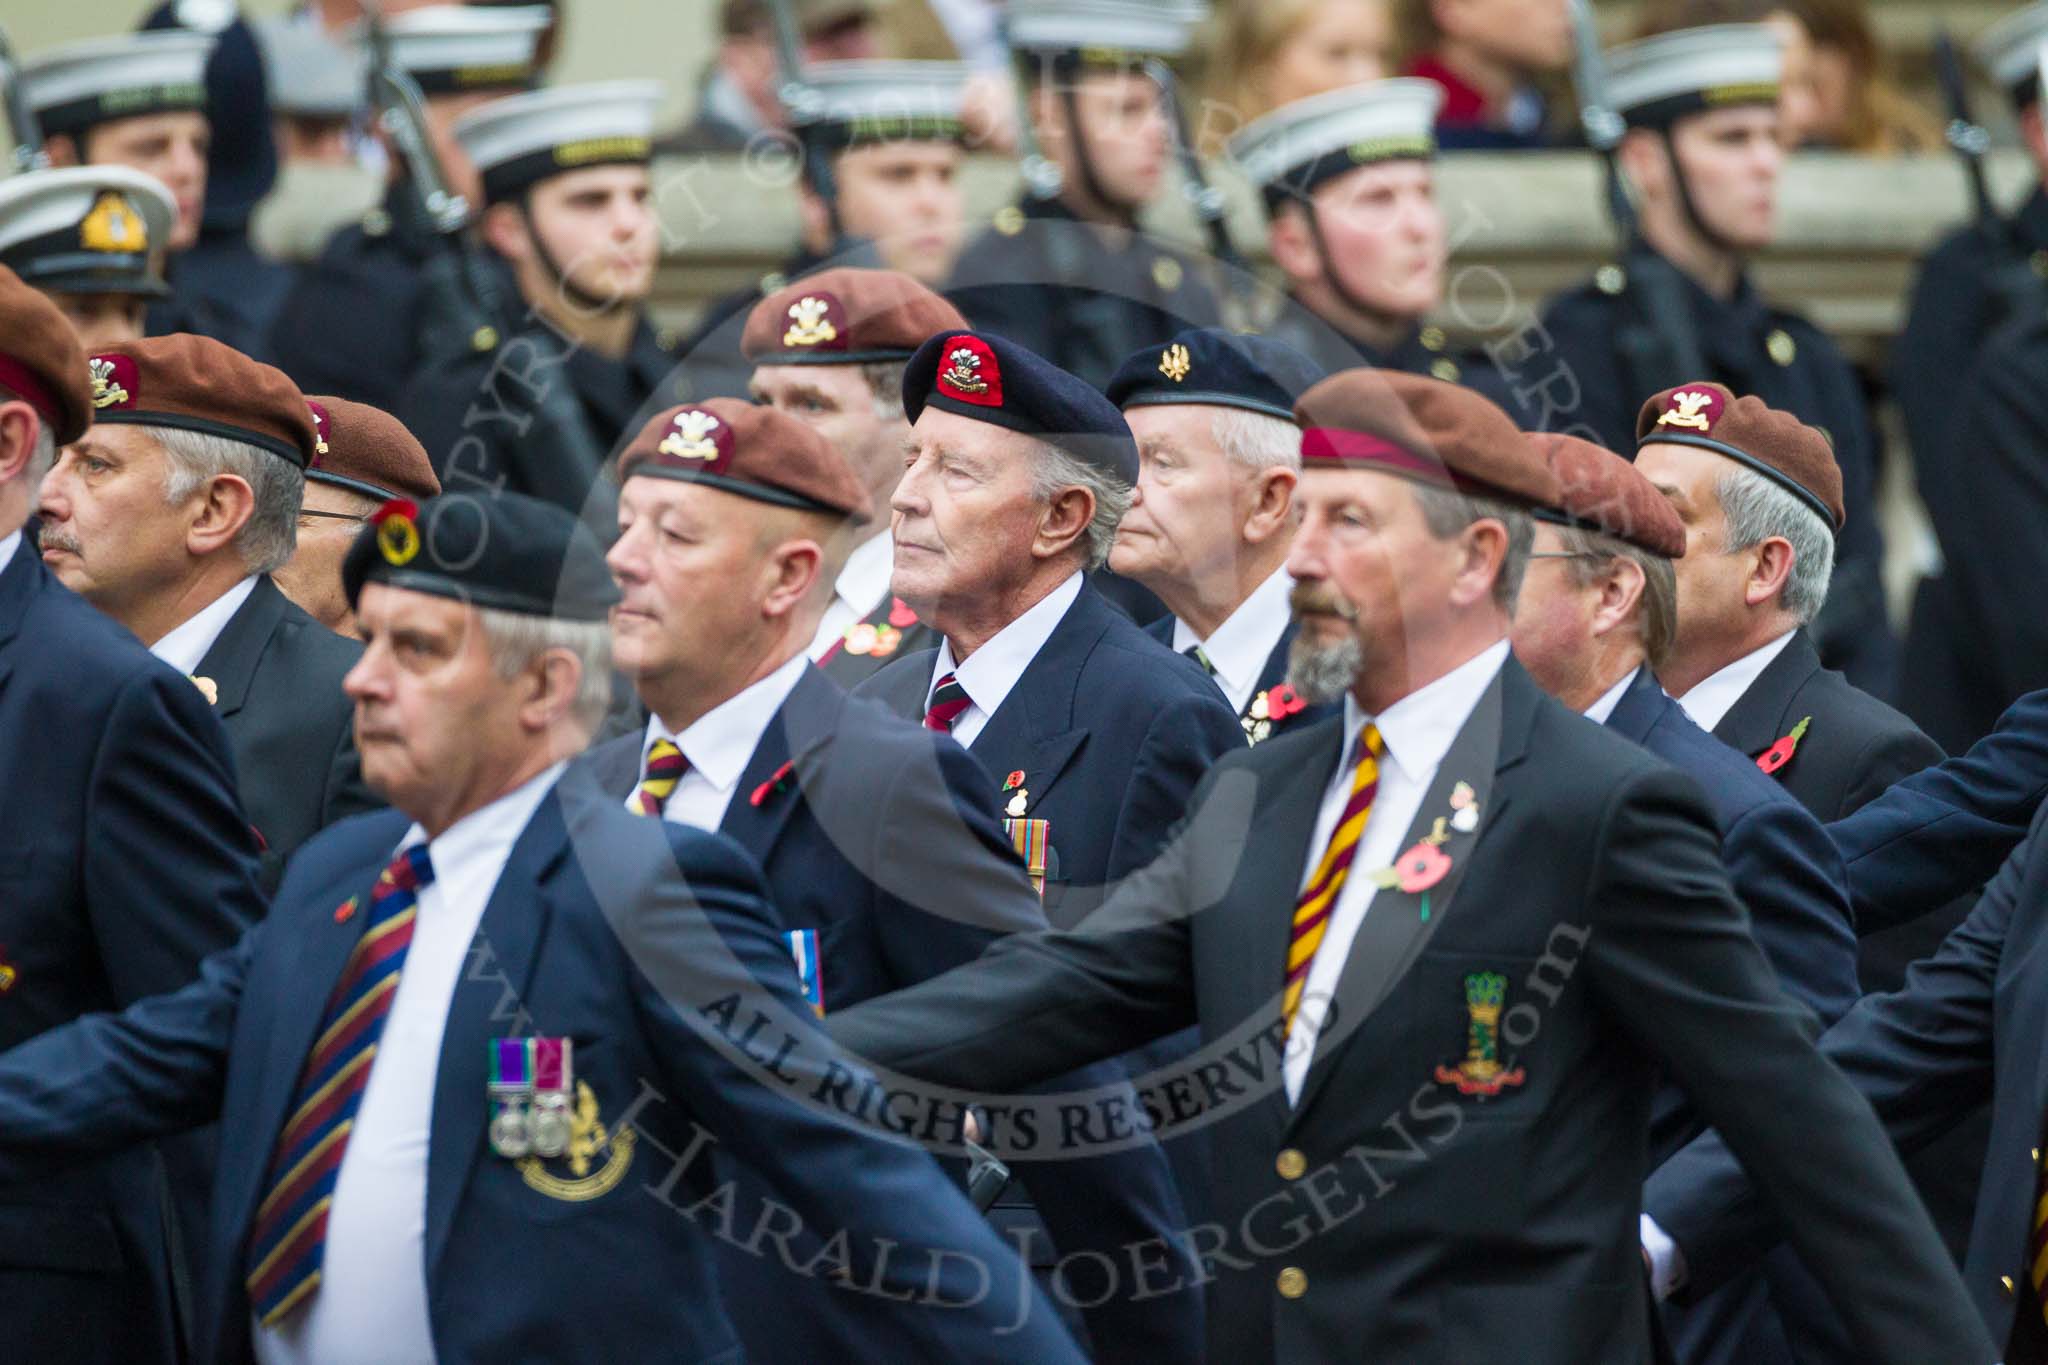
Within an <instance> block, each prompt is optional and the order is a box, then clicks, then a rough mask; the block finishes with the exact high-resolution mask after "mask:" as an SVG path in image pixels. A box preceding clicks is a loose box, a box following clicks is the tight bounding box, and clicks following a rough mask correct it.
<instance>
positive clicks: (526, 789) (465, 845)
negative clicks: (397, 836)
mask: <svg viewBox="0 0 2048 1365" xmlns="http://www.w3.org/2000/svg"><path fill="white" fill-rule="evenodd" d="M568 766H569V764H568V760H566V759H564V760H563V761H562V762H560V763H556V764H553V765H551V766H550V767H548V768H547V769H546V770H545V771H542V772H539V773H536V774H534V775H533V776H532V777H529V778H528V779H526V781H524V782H522V783H521V784H520V785H518V786H517V787H514V788H513V789H512V790H511V791H509V792H506V793H505V794H504V795H503V796H501V797H499V798H498V799H497V800H495V801H493V802H491V803H490V804H489V805H488V806H479V807H478V808H477V809H475V810H473V811H471V812H470V813H469V814H467V815H465V816H463V817H462V818H461V819H460V820H457V821H456V822H455V823H454V824H452V825H450V826H448V828H446V829H444V830H442V831H441V833H440V835H439V837H437V838H434V839H428V838H427V831H426V830H425V829H424V828H422V827H421V826H420V825H417V824H415V825H414V826H413V827H412V828H411V829H409V830H407V831H406V832H405V837H404V838H403V839H401V840H399V841H398V849H397V851H398V852H400V853H403V852H404V851H405V850H406V849H409V848H411V847H413V846H414V845H415V844H422V843H423V844H425V845H426V846H427V857H428V859H429V860H430V861H431V862H432V863H433V864H434V877H435V880H437V881H438V880H439V879H440V876H441V874H442V873H443V872H444V871H449V870H452V869H454V868H456V867H458V866H460V865H463V864H466V863H469V862H471V861H473V860H475V859H477V858H481V857H484V856H485V855H487V854H488V853H490V852H491V851H492V849H493V848H494V847H500V846H501V847H503V848H507V849H509V848H511V846H512V844H513V843H514V842H515V841H516V840H517V839H518V838H519V835H520V832H521V831H523V830H524V829H525V828H526V826H527V824H528V823H529V822H531V821H532V819H533V813H534V811H535V810H537V809H539V807H540V803H541V798H542V797H544V796H546V795H547V794H548V792H549V791H550V790H552V789H553V787H554V785H555V780H556V779H557V778H559V777H561V775H562V770H563V769H565V768H567V767H568Z"/></svg>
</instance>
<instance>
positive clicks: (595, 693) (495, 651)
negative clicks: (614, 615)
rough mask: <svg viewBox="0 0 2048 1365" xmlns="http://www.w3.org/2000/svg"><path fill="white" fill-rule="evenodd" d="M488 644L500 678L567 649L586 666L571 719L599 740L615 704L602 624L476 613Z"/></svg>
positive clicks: (608, 641)
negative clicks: (556, 650)
mask: <svg viewBox="0 0 2048 1365" xmlns="http://www.w3.org/2000/svg"><path fill="white" fill-rule="evenodd" d="M476 614H477V617H478V619H479V620H480V621H482V623H483V632H484V643H485V644H487V645H489V646H490V650H491V668H492V670H493V671H494V672H496V673H497V675H498V676H499V677H500V678H507V679H509V678H513V677H516V676H518V674H519V671H520V670H521V669H523V668H525V667H527V666H528V665H530V664H531V663H532V662H533V661H534V660H535V659H538V658H539V657H540V656H541V655H543V654H545V653H547V652H548V651H549V650H551V649H565V650H567V651H569V653H571V654H573V655H575V656H576V661H577V662H578V663H580V664H581V665H583V677H582V680H581V681H580V682H578V683H577V685H576V698H575V700H574V702H572V703H571V705H570V709H569V714H570V717H571V718H572V719H573V720H574V721H575V722H576V723H577V724H578V725H580V726H582V727H583V728H584V729H585V730H586V731H588V732H590V733H592V734H595V733H596V732H597V729H598V727H599V726H601V725H603V724H604V717H605V712H607V711H609V710H610V709H611V704H612V634H611V628H610V626H608V625H607V624H606V623H605V622H603V621H558V620H556V619H555V618H554V617H552V616H533V615H529V614H528V613H526V612H520V611H500V610H498V609H497V608H495V607H478V608H477V613H476Z"/></svg>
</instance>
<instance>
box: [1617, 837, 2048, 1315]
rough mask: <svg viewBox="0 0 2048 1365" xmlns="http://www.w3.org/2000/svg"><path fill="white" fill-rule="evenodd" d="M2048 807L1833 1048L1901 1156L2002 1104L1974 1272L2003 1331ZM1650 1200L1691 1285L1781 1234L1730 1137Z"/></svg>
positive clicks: (2033, 1023)
mask: <svg viewBox="0 0 2048 1365" xmlns="http://www.w3.org/2000/svg"><path fill="white" fill-rule="evenodd" d="M2044 831H2048V807H2044V808H2043V810H2042V811H2040V812H2037V813H2036V814H2035V816H2034V820H2033V824H2032V826H2031V827H2030V829H2029V831H2028V835H2027V839H2026V841H2025V842H2024V843H2023V844H2021V846H2020V847H2019V849H2018V850H2017V851H2015V852H2014V853H2013V855H2012V856H2011V857H2010V858H2008V859H2006V861H2005V864H2004V866H2003V867H2001V868H2000V869H1999V871H1998V875H1997V876H1996V877H1995V878H1994V879H1993V880H1992V883H1991V885H1990V886H1989V887H1988V888H1987V889H1986V891H1985V893H1984V896H1983V898H1982V899H1981V900H1979V901H1978V902H1977V905H1976V907H1975V908H1974V909H1973V910H1972V911H1971V912H1970V915H1969V917H1968V918H1967V919H1965V920H1964V921H1963V923H1962V924H1961V926H1959V927H1958V928H1957V929H1956V930H1955V932H1953V933H1952V934H1950V935H1949V936H1948V939H1947V940H1946V941H1945V942H1944V943H1943V944H1942V946H1941V950H1940V951H1939V952H1937V953H1936V954H1935V955H1934V956H1933V957H1931V958H1928V959H1927V960H1925V961H1922V962H1918V963H1915V964H1914V966H1913V968H1912V969H1911V971H1909V972H1908V973H1907V976H1906V986H1905V989H1904V990H1902V991H1900V992H1898V993H1897V994H1893V995H1876V996H1867V997H1865V998H1864V999H1863V1000H1862V1001H1861V1002H1860V1003H1859V1004H1858V1005H1857V1006H1856V1008H1855V1009H1853V1010H1851V1011H1850V1012H1849V1014H1848V1015H1847V1016H1846V1017H1844V1018H1843V1019H1842V1020H1841V1021H1840V1022H1839V1023H1837V1024H1836V1025H1835V1026H1834V1027H1833V1028H1832V1029H1830V1030H1829V1031H1828V1033H1827V1034H1826V1036H1825V1037H1823V1038H1822V1040H1821V1047H1822V1050H1823V1051H1824V1052H1825V1053H1826V1054H1827V1056H1828V1057H1829V1058H1830V1059H1831V1060H1833V1061H1834V1063H1835V1065H1836V1066H1837V1067H1839V1068H1840V1069H1841V1070H1842V1072H1843V1073H1844V1074H1846V1075H1847V1076H1848V1077H1849V1079H1850V1080H1851V1081H1852V1082H1853V1083H1854V1084H1855V1085H1856V1087H1857V1089H1858V1090H1860V1091H1861V1092H1862V1093H1863V1096H1864V1098H1866V1099H1867V1100H1869V1101H1870V1104H1871V1107H1872V1108H1873V1109H1875V1110H1876V1111H1877V1116H1878V1118H1879V1119H1880V1120H1881V1121H1882V1122H1883V1124H1884V1126H1885V1130H1886V1132H1887V1133H1888V1134H1889V1135H1890V1137H1891V1139H1892V1141H1893V1142H1894V1143H1896V1144H1897V1145H1898V1148H1899V1150H1900V1151H1901V1152H1912V1151H1916V1150H1919V1149H1922V1148H1925V1147H1926V1146H1928V1145H1929V1144H1930V1143H1932V1142H1934V1141H1936V1140H1937V1139H1938V1138H1940V1137H1941V1136H1942V1135H1943V1134H1944V1133H1946V1132H1947V1131H1949V1130H1950V1129H1951V1128H1953V1127H1954V1125H1955V1124H1957V1123H1958V1122H1961V1121H1962V1120H1963V1119H1964V1118H1965V1117H1966V1116H1967V1115H1969V1114H1971V1113H1973V1112H1974V1111H1975V1110H1976V1109H1977V1108H1978V1107H1979V1106H1980V1105H1982V1104H1983V1103H1984V1101H1985V1100H1986V1099H1989V1101H1990V1104H1991V1115H1992V1117H1991V1144H1990V1154H1989V1156H1988V1157H1987V1159H1986V1161H1985V1164H1984V1168H1983V1172H1982V1196H1981V1197H1980V1198H1979V1199H1978V1201H1977V1211H1976V1219H1975V1223H1974V1226H1973V1227H1972V1229H1971V1234H1970V1247H1969V1254H1968V1257H1967V1259H1966V1261H1965V1264H1964V1275H1963V1278H1964V1280H1965V1282H1966V1283H1967V1284H1968V1286H1969V1290H1970V1293H1971V1295H1972V1297H1973V1298H1974V1299H1975V1301H1976V1304H1977V1309H1978V1311H1979V1312H1980V1313H1981V1314H1982V1315H1983V1318H1984V1321H1985V1324H1986V1325H1987V1326H1988V1328H1989V1329H1990V1333H1991V1336H1992V1339H1993V1340H1996V1341H2001V1342H2002V1341H2004V1340H2005V1339H2006V1334H2007V1332H2008V1331H2010V1330H2011V1328H2012V1325H2013V1315H2014V1309H2015V1305H2016V1303H2019V1302H2021V1300H2018V1299H2016V1297H2015V1286H2020V1285H2024V1284H2025V1283H2026V1278H2025V1277H2026V1275H2027V1262H2028V1252H2027V1245H2028V1242H2029V1240H2030V1238H2031V1236H2032V1233H2033V1228H2032V1226H2031V1219H2032V1212H2033V1208H2034V1203H2035V1199H2036V1197H2037V1195H2038V1192H2039V1181H2040V1163H2039V1161H2038V1159H2037V1158H2038V1155H2039V1150H2040V1148H2041V1147H2042V1145H2043V1144H2042V1140H2041V1116H2042V1114H2043V1113H2048V965H2044V964H2048V832H2044ZM1646 1207H1647V1208H1648V1209H1649V1211H1650V1213H1651V1215H1652V1216H1653V1217H1655V1218H1656V1220H1657V1221H1658V1223H1659V1224H1661V1225H1662V1226H1663V1228H1664V1230H1665V1231H1666V1232H1668V1233H1670V1234H1671V1236H1672V1237H1673V1239H1674V1240H1675V1241H1676V1242H1677V1243H1678V1246H1679V1250H1680V1252H1681V1253H1682V1254H1683V1255H1684V1257H1685V1262H1686V1267H1687V1271H1688V1276H1689V1278H1688V1280H1687V1284H1686V1286H1685V1288H1684V1290H1683V1291H1682V1292H1685V1293H1692V1292H1695V1291H1697V1290H1698V1289H1701V1288H1707V1287H1711V1286H1712V1285H1714V1284H1716V1283H1718V1282H1719V1281H1720V1280H1721V1279H1722V1278H1724V1277H1726V1276H1727V1275H1728V1274H1729V1273H1730V1272H1731V1271H1732V1270H1734V1269H1736V1268H1739V1267H1740V1266H1741V1265H1742V1264H1744V1263H1745V1262H1746V1261H1747V1260H1748V1259H1750V1258H1751V1257H1753V1256H1754V1255H1755V1254H1756V1250H1757V1249H1758V1248H1759V1247H1761V1246H1765V1245H1768V1244H1769V1242H1770V1241H1771V1240H1772V1239H1773V1238H1774V1237H1776V1236H1778V1235H1781V1234H1780V1233H1779V1232H1778V1231H1777V1229H1776V1227H1775V1220H1773V1219H1771V1218H1770V1216H1769V1214H1768V1212H1767V1211H1766V1210H1764V1209H1762V1208H1760V1207H1759V1206H1758V1201H1757V1200H1756V1198H1755V1196H1754V1195H1753V1194H1752V1192H1751V1191H1750V1189H1749V1186H1748V1182H1747V1179H1746V1178H1745V1177H1744V1175H1743V1173H1742V1168H1741V1166H1740V1165H1739V1164H1738V1163H1737V1162H1736V1161H1735V1159H1734V1158H1733V1157H1732V1156H1731V1155H1730V1153H1729V1152H1728V1150H1727V1148H1726V1147H1725V1146H1724V1145H1723V1144H1722V1143H1721V1141H1720V1139H1719V1138H1718V1137H1716V1136H1714V1135H1712V1134H1709V1135H1707V1136H1706V1137H1703V1138H1701V1139H1700V1140H1699V1141H1697V1142H1695V1143H1694V1144H1693V1145H1692V1146H1690V1147H1688V1148H1687V1149H1686V1150H1685V1151H1683V1152H1681V1153H1679V1155H1678V1156H1677V1157H1675V1158H1673V1159H1672V1160H1671V1161H1670V1162H1668V1163H1666V1165H1665V1166H1664V1168H1663V1169H1662V1170H1660V1171H1659V1172H1658V1173H1657V1175H1656V1176H1655V1178H1653V1179H1652V1180H1651V1182H1650V1186H1649V1190H1648V1200H1647V1204H1646Z"/></svg>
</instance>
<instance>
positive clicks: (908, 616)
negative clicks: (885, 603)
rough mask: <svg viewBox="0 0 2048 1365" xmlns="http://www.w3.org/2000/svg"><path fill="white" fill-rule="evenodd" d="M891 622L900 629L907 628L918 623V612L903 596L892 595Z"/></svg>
mask: <svg viewBox="0 0 2048 1365" xmlns="http://www.w3.org/2000/svg"><path fill="white" fill-rule="evenodd" d="M889 624H890V625H892V626H894V627H896V629H898V630H907V629H909V628H910V627H911V626H914V625H916V624H917V613H916V612H914V611H912V610H911V609H910V604H909V603H908V602H905V601H904V600H903V599H902V598H900V597H892V598H890V599H889Z"/></svg>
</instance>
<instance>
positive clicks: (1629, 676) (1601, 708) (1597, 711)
mask: <svg viewBox="0 0 2048 1365" xmlns="http://www.w3.org/2000/svg"><path fill="white" fill-rule="evenodd" d="M1635 680H1636V671H1635V670H1634V669H1630V670H1629V671H1628V672H1627V673H1624V674H1623V675H1622V678H1621V681H1620V682H1618V683H1616V684H1615V685H1614V686H1612V687H1610V688H1608V689H1607V691H1606V692H1604V693H1602V694H1601V696H1600V699H1599V700H1598V701H1596V702H1594V703H1593V704H1592V705H1591V706H1589V707H1587V708H1586V712H1585V714H1586V719H1587V720H1590V721H1592V722H1593V723H1594V724H1595V725H1605V724H1606V723H1607V719H1608V717H1610V716H1612V715H1613V714H1614V708H1615V707H1617V706H1619V705H1621V699H1622V698H1623V697H1624V696H1626V695H1627V694H1628V689H1629V684H1631V683H1633V682H1634V681H1635Z"/></svg>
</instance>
